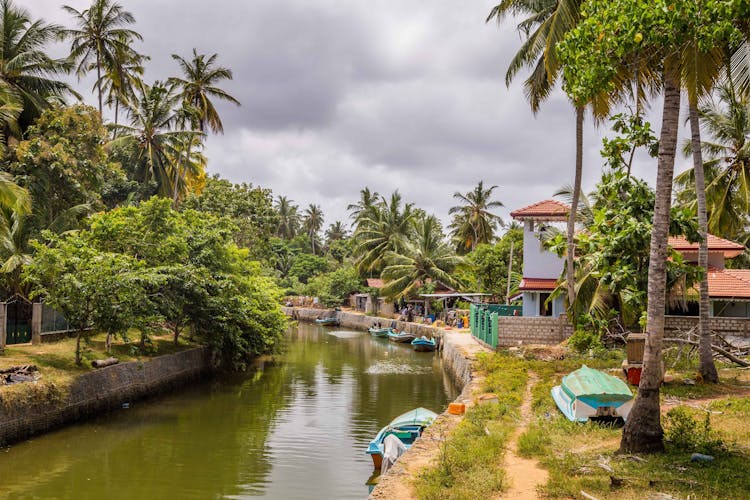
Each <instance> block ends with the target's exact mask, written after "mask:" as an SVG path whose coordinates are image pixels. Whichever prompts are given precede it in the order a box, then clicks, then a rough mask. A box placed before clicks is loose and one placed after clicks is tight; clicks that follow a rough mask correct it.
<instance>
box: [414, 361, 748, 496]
mask: <svg viewBox="0 0 750 500" xmlns="http://www.w3.org/2000/svg"><path fill="white" fill-rule="evenodd" d="M547 354H548V353H545V351H537V352H535V351H527V352H525V353H524V354H523V357H518V356H517V355H514V354H512V353H510V352H507V351H506V352H501V353H498V354H494V355H487V356H483V357H480V359H479V366H480V368H481V369H482V370H484V371H485V372H486V379H485V387H484V390H486V391H488V392H494V393H496V394H497V395H498V396H499V397H500V405H497V406H496V408H497V413H496V414H487V413H476V414H475V412H477V411H478V410H479V411H480V412H486V411H487V410H483V409H482V408H483V407H479V408H476V409H473V410H472V411H470V412H469V413H467V418H466V419H465V420H464V422H462V423H461V424H460V425H459V426H458V428H457V429H456V431H455V432H454V433H453V434H451V435H450V436H448V438H447V440H446V442H445V443H444V445H443V447H442V449H441V458H440V460H439V463H438V464H437V466H436V467H433V468H431V469H428V470H427V471H425V472H424V473H423V474H422V475H421V476H420V477H419V478H418V480H417V483H416V484H417V491H418V495H419V497H420V498H424V499H464V498H465V499H469V498H472V499H473V498H491V497H493V496H496V495H497V494H498V493H501V492H502V491H503V489H504V488H506V487H507V485H506V484H505V483H504V477H503V470H502V460H503V455H504V450H505V448H506V446H507V440H508V437H509V436H510V435H511V433H512V431H513V429H514V428H515V426H516V425H517V418H518V409H519V407H520V405H521V402H522V398H523V394H524V388H525V385H526V381H527V373H528V372H529V371H533V372H534V373H536V375H537V376H538V378H539V380H538V382H537V384H536V385H535V386H534V388H533V389H532V394H531V397H532V401H531V408H532V412H533V415H534V416H533V419H532V421H531V423H530V424H529V428H528V429H527V430H526V432H524V433H523V434H522V435H521V436H520V437H519V441H518V452H519V455H521V456H524V457H534V458H536V459H537V460H539V462H540V464H541V465H542V466H543V467H545V468H546V469H547V470H548V471H549V474H550V478H549V481H548V483H547V484H546V485H545V486H544V488H543V491H542V492H543V494H544V495H545V496H546V497H549V498H580V497H581V494H580V492H581V491H585V492H587V493H589V494H591V495H593V496H594V497H596V498H599V499H602V500H603V499H626V500H627V499H641V498H644V497H649V496H654V495H657V494H658V493H664V494H668V495H673V496H675V497H678V498H686V497H688V496H689V497H691V498H701V499H703V498H706V499H733V498H746V497H747V492H748V491H750V467H748V464H750V433H748V432H747V425H748V424H747V422H748V421H750V398H748V397H746V396H747V393H748V386H749V385H750V371H748V370H737V369H726V368H724V367H721V366H720V368H722V369H721V370H720V375H721V378H722V381H721V383H719V384H703V383H700V382H699V383H696V384H695V385H687V384H685V383H684V382H683V380H684V379H685V378H690V379H693V378H694V377H695V373H696V372H695V370H692V371H690V368H687V369H684V367H680V368H681V370H680V371H672V372H670V375H673V377H674V379H673V381H672V382H669V383H667V384H664V385H663V386H662V397H663V398H665V400H666V401H667V402H669V404H670V406H672V407H677V408H679V409H678V410H676V411H675V412H673V413H672V414H671V416H670V417H667V416H666V415H664V417H663V420H662V423H663V425H664V427H665V430H666V432H667V437H668V438H669V439H670V440H671V441H667V443H666V445H667V451H666V452H665V453H663V454H655V455H645V456H641V457H635V458H634V457H631V456H627V455H619V454H617V451H618V449H619V446H620V438H621V436H622V424H621V423H620V424H618V423H613V422H587V423H576V422H570V421H569V420H567V419H566V418H565V417H564V416H563V415H562V414H561V413H560V412H559V410H558V409H557V407H556V406H555V403H554V401H553V400H552V397H551V396H550V390H551V389H552V387H553V386H555V385H557V384H559V383H560V380H561V378H562V377H563V376H564V375H565V374H567V373H570V372H571V371H573V370H575V369H577V368H580V366H581V365H582V364H586V365H588V366H589V367H592V368H597V369H600V370H603V371H606V372H608V373H611V374H613V375H619V374H620V373H621V370H620V363H621V362H622V359H623V358H624V353H623V352H622V351H618V352H614V353H612V352H595V353H594V356H582V355H570V354H566V355H565V357H563V359H549V356H548V355H547ZM545 358H546V359H545ZM743 396H745V397H743ZM704 398H706V399H707V400H706V401H696V400H697V399H704ZM708 398H720V399H713V400H711V399H708ZM675 415H680V416H677V417H675ZM680 419H681V420H680ZM707 420H708V421H707ZM487 432H489V434H488V433H487ZM699 451H702V452H710V453H712V454H713V456H714V457H715V461H714V462H712V463H698V462H691V461H690V455H691V453H693V452H699ZM611 476H612V477H615V478H617V479H621V480H622V484H620V485H617V486H615V485H613V484H612V481H611V478H610V477H611Z"/></svg>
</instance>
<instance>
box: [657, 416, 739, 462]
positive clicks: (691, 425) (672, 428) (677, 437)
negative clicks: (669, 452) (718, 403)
mask: <svg viewBox="0 0 750 500" xmlns="http://www.w3.org/2000/svg"><path fill="white" fill-rule="evenodd" d="M664 434H665V435H664V438H665V440H666V442H667V443H669V444H670V445H671V446H672V447H674V448H675V449H677V450H680V451H686V452H690V453H692V452H698V453H710V454H715V453H719V452H721V451H723V450H724V449H725V445H724V442H723V441H722V440H721V439H720V438H719V437H718V436H716V434H715V433H714V432H713V430H712V429H711V413H710V412H706V417H705V419H704V420H703V424H700V423H699V422H698V420H696V419H695V418H693V415H692V413H691V412H690V411H689V410H688V409H687V408H685V407H684V406H678V407H677V408H672V409H671V410H669V411H668V412H667V420H666V422H665V433H664Z"/></svg>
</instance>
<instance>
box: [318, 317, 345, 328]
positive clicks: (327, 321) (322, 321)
mask: <svg viewBox="0 0 750 500" xmlns="http://www.w3.org/2000/svg"><path fill="white" fill-rule="evenodd" d="M315 322H316V323H317V324H319V325H323V326H339V320H338V318H336V317H333V318H318V319H316V320H315Z"/></svg>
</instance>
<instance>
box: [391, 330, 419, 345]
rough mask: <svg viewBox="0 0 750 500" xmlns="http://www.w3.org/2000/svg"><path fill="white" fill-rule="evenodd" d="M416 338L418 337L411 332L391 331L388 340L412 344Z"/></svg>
mask: <svg viewBox="0 0 750 500" xmlns="http://www.w3.org/2000/svg"><path fill="white" fill-rule="evenodd" d="M415 338H417V336H416V335H414V334H413V333H409V332H396V331H391V332H390V333H389V334H388V340H390V341H391V342H400V343H406V342H411V341H412V340H414V339H415Z"/></svg>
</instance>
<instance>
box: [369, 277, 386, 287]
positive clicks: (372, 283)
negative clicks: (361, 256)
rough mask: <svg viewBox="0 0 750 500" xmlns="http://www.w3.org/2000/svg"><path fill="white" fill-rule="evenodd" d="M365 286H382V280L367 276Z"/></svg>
mask: <svg viewBox="0 0 750 500" xmlns="http://www.w3.org/2000/svg"><path fill="white" fill-rule="evenodd" d="M367 286H369V287H370V288H383V286H385V285H383V280H381V279H380V278H367Z"/></svg>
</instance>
